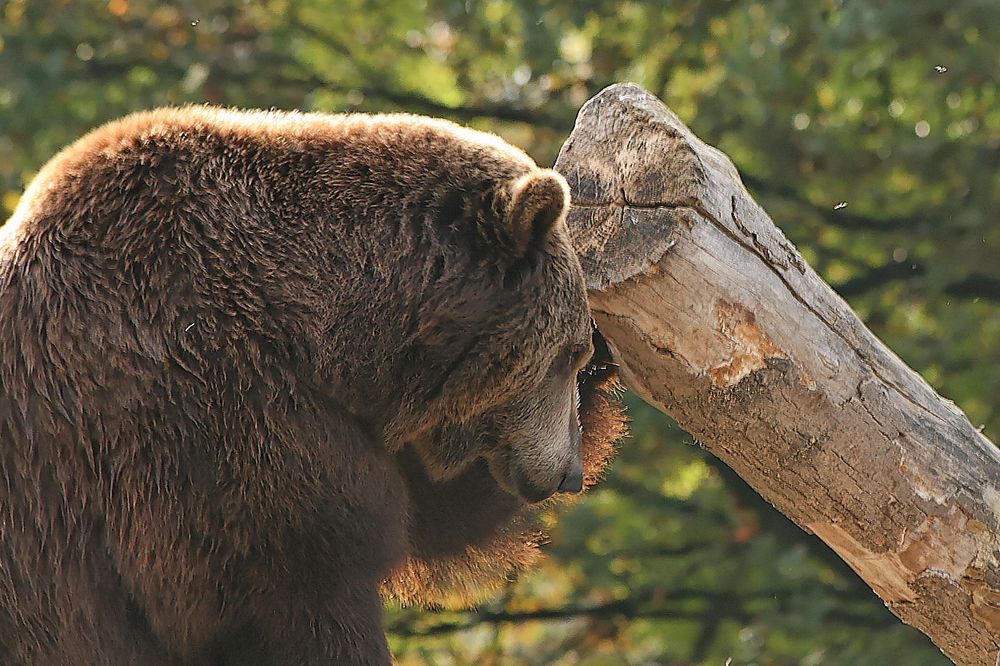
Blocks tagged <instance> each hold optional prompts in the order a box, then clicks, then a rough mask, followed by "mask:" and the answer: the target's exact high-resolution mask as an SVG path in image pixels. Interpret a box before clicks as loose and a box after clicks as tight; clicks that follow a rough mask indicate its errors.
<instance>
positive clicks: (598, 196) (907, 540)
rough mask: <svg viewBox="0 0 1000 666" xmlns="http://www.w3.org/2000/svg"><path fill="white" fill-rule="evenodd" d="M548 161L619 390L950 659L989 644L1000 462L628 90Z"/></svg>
mask: <svg viewBox="0 0 1000 666" xmlns="http://www.w3.org/2000/svg"><path fill="white" fill-rule="evenodd" d="M556 168H557V169H558V170H559V171H560V172H561V173H562V174H563V175H564V176H566V178H567V179H568V180H569V183H570V187H571V189H572V191H573V206H572V209H571V213H570V218H569V224H570V229H571V231H572V234H573V239H574V242H575V244H576V247H577V249H578V251H579V254H580V257H581V261H582V263H583V267H584V272H585V273H586V276H587V281H588V288H589V289H590V297H591V304H592V307H593V310H594V316H595V319H596V320H597V324H598V327H599V328H600V330H601V331H602V332H603V333H604V336H605V337H606V338H607V340H608V341H609V342H610V345H611V347H612V350H613V352H614V355H615V357H616V360H617V362H618V363H619V364H620V365H621V374H622V378H623V380H624V381H625V383H626V385H628V387H629V388H631V389H632V390H633V391H635V392H636V393H638V394H639V395H640V396H642V397H643V398H644V399H645V400H646V401H648V402H649V403H650V404H652V405H653V406H655V407H656V408H658V409H660V410H661V411H663V412H666V413H667V414H669V415H670V416H672V417H674V418H675V419H676V420H677V421H678V423H680V425H681V426H682V427H684V428H685V429H686V430H687V431H688V432H690V433H691V434H692V435H694V436H695V437H696V438H697V439H698V440H699V441H700V442H701V443H702V445H703V446H704V447H705V448H706V449H708V450H709V451H711V452H712V453H713V454H714V455H716V456H718V457H719V458H721V459H722V460H723V461H724V462H725V463H726V464H728V465H729V466H731V467H732V468H733V469H734V470H735V471H736V472H737V473H738V474H739V475H740V476H741V477H743V478H744V479H745V480H746V481H747V482H748V483H749V484H750V485H751V486H753V487H754V488H755V489H756V490H757V491H758V492H759V493H760V494H761V495H763V496H764V498H765V499H767V500H768V501H769V502H771V503H772V504H774V506H776V507H777V508H778V509H779V510H780V511H782V512H783V513H785V514H786V515H787V516H788V517H789V518H791V519H792V520H793V521H795V522H796V523H797V524H798V525H799V526H801V527H802V528H803V529H804V530H806V531H808V532H812V533H814V534H816V535H818V536H819V537H820V538H821V539H823V541H825V542H826V543H827V544H829V545H830V547H831V548H833V549H834V550H835V551H836V552H837V553H838V554H839V555H840V556H841V557H842V558H843V559H844V560H845V561H846V562H847V563H848V564H849V565H850V566H851V567H853V568H854V570H855V571H857V572H858V574H859V575H860V576H861V577H862V578H863V579H864V580H865V581H866V582H867V583H868V584H869V585H870V586H871V587H872V589H873V590H874V591H875V592H876V593H877V594H878V595H879V596H880V597H881V598H882V599H884V600H885V602H886V604H887V605H888V606H889V608H891V609H892V611H893V612H894V613H895V614H896V615H898V616H899V617H900V618H901V619H902V620H903V621H904V622H907V623H908V624H911V625H913V626H915V627H917V628H918V629H920V630H921V631H923V632H924V633H926V634H927V635H928V636H930V638H931V639H932V640H933V641H934V642H935V643H936V644H937V645H938V646H939V647H940V648H941V649H942V650H943V651H944V653H945V654H947V655H948V656H949V657H950V658H951V659H952V660H954V661H955V662H956V663H958V664H977V665H989V666H993V665H994V664H995V663H996V662H997V652H998V646H1000V567H998V557H1000V454H998V452H997V450H996V448H995V447H994V445H993V444H992V443H991V442H990V441H989V440H987V439H986V438H985V437H984V436H983V435H981V434H980V433H979V432H977V431H976V429H975V428H973V427H972V425H971V424H970V423H969V420H968V419H967V418H966V417H965V415H964V414H963V413H962V412H961V411H960V410H959V409H957V408H956V407H955V405H954V404H953V403H951V402H950V401H948V400H945V399H943V398H941V397H940V396H939V395H937V393H935V392H934V390H933V389H932V388H931V387H930V386H928V385H927V383H926V382H924V380H923V379H922V378H921V377H920V376H919V375H917V374H916V373H915V372H913V371H912V370H910V369H909V368H908V367H907V366H906V365H905V364H904V363H903V362H902V361H901V360H900V359H899V358H898V357H897V356H896V355H894V354H893V353H892V352H891V351H890V350H889V349H888V348H887V347H886V346H885V345H883V344H882V343H881V342H880V341H879V340H878V339H877V338H876V337H875V336H874V335H872V333H871V332H870V331H869V330H868V329H867V328H865V326H864V324H862V323H861V321H860V320H859V319H858V317H857V316H856V315H855V314H854V313H853V311H852V310H851V308H850V307H849V306H848V305H847V304H846V303H845V302H844V301H843V300H842V299H841V298H840V297H839V296H837V294H835V293H834V292H833V290H832V289H830V287H829V286H827V285H826V284H825V283H824V282H823V281H822V280H821V279H820V278H819V277H818V276H817V275H816V273H815V272H814V271H813V270H812V269H811V268H810V267H809V266H808V265H806V263H805V261H804V260H803V259H802V257H801V256H800V255H799V253H798V252H797V251H796V249H795V247H794V246H792V244H791V243H789V242H788V240H786V239H785V237H784V236H783V235H782V233H781V232H780V231H779V230H778V229H777V228H776V227H775V226H774V223H773V222H772V221H771V219H770V218H769V217H768V215H767V213H765V212H764V210H763V209H762V208H761V207H760V206H759V205H757V203H756V202H755V201H754V200H753V199H752V198H751V197H750V195H749V194H748V193H747V191H746V189H745V188H744V187H743V185H742V183H741V181H740V178H739V175H738V174H737V172H736V169H735V167H734V166H733V165H732V163H731V162H730V160H729V159H728V158H727V157H726V156H725V155H724V154H723V153H722V152H720V151H718V150H716V149H715V148H712V147H711V146H708V145H706V144H705V143H703V142H702V141H700V140H699V139H698V138H697V137H695V136H694V135H693V134H692V133H691V131H690V130H689V129H688V128H687V127H685V126H684V124H683V123H681V121H680V120H679V119H678V118H677V116H675V115H674V114H673V113H672V112H671V111H669V110H668V109H667V108H666V107H665V106H663V104H662V103H661V102H660V101H659V100H657V99H656V98H655V97H653V96H651V95H650V94H649V93H647V92H646V91H644V90H642V89H641V88H639V87H637V86H635V85H629V84H622V85H615V86H611V87H610V88H608V89H606V90H604V91H603V92H602V93H601V94H599V95H598V96H597V97H595V98H594V99H592V100H590V102H588V103H587V104H586V106H584V107H583V109H582V110H581V112H580V115H579V117H578V118H577V122H576V127H575V129H574V130H573V133H572V134H571V135H570V137H569V139H568V140H567V141H566V143H565V145H564V146H563V148H562V151H561V153H560V155H559V159H558V162H557V163H556Z"/></svg>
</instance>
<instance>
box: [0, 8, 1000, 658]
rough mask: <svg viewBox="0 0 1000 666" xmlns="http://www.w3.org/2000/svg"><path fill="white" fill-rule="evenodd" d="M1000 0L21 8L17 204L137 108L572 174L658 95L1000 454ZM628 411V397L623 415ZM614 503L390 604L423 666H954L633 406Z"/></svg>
mask: <svg viewBox="0 0 1000 666" xmlns="http://www.w3.org/2000/svg"><path fill="white" fill-rule="evenodd" d="M998 35H1000V4H997V3H995V2H993V1H992V0H954V1H953V2H951V3H949V5H948V6H947V8H945V5H944V4H942V3H919V2H918V3H914V2H912V1H911V0H868V1H860V0H858V1H850V0H843V1H841V0H817V1H816V2H808V3H806V2H796V1H794V0H773V1H771V2H763V1H759V2H754V1H751V0H732V1H727V0H702V1H700V2H676V3H669V4H668V3H663V2H641V1H637V0H614V1H612V0H573V1H572V2H570V1H568V0H564V1H556V0H476V1H473V0H468V1H466V2H458V1H453V0H381V1H379V2H375V1H373V0H334V1H329V0H322V1H321V0H257V1H250V0H242V1H240V0H177V1H175V2H152V1H150V0H0V211H2V212H3V216H2V218H0V219H3V218H5V217H6V216H7V215H9V213H10V212H11V211H12V210H13V208H14V206H15V205H16V203H17V200H18V197H19V195H20V193H21V191H22V189H23V188H24V186H25V184H26V183H27V182H28V181H29V180H30V179H31V177H32V175H33V174H34V173H35V171H36V170H37V169H38V168H39V167H40V166H41V165H42V164H43V163H44V162H45V161H46V160H47V159H48V158H49V157H51V156H52V155H53V154H54V153H55V152H56V151H57V150H58V149H59V148H61V147H62V146H64V145H65V144H67V143H68V142H70V141H72V140H73V139H75V138H76V137H78V136H80V135H81V134H83V133H84V132H86V131H87V130H88V129H90V128H92V127H94V126H96V125H98V124H100V123H102V122H104V121H106V120H109V119H112V118H114V117H117V116H121V115H123V114H125V113H128V112H130V111H134V110H138V109H145V108H150V107H154V106H158V105H164V104H182V103H186V102H210V103H214V104H224V105H232V106H239V107H264V108H269V107H277V108H282V109H302V110H317V111H387V110H397V111H409V112H413V113H424V114H431V115H438V116H444V117H448V118H452V119H454V120H457V121H459V122H463V123H466V124H470V125H472V126H474V127H477V128H480V129H486V130H490V131H493V132H496V133H498V134H500V135H502V136H503V137H505V138H506V139H508V140H509V141H511V142H513V143H515V144H517V145H520V146H522V147H524V148H525V149H526V150H527V151H528V152H529V153H530V154H531V155H532V156H533V157H534V158H535V159H536V160H537V161H538V162H539V163H540V164H543V165H546V164H551V163H552V162H553V161H554V159H555V156H556V154H557V152H558V150H559V146H560V145H561V143H562V141H563V140H564V139H565V137H566V136H567V135H568V133H569V131H570V129H571V128H572V125H573V119H574V116H575V114H576V111H577V110H578V109H579V107H580V105H581V104H582V103H583V102H585V101H586V100H587V99H588V98H589V97H590V96H592V95H593V94H595V93H596V92H598V91H599V90H600V89H601V88H603V87H604V86H606V85H608V84H610V83H612V82H615V81H625V80H630V81H636V82H638V83H640V84H641V85H643V86H645V87H646V88H647V89H649V90H650V91H651V92H653V93H654V94H656V95H659V96H660V97H661V98H663V99H664V100H665V101H666V102H667V104H668V105H669V106H670V107H671V108H673V109H674V110H675V111H676V112H677V113H678V114H679V115H680V116H681V118H682V119H683V120H684V121H685V122H686V123H687V124H688V125H690V126H691V128H692V129H693V130H694V131H695V132H696V133H697V134H698V135H700V136H701V137H702V138H703V139H705V140H707V141H708V142H710V143H713V144H714V145H717V146H719V147H720V148H722V149H723V150H725V151H726V152H727V153H729V155H730V156H732V158H733V159H734V161H735V162H736V164H737V166H738V167H739V168H740V170H741V172H742V173H743V174H744V177H745V180H746V182H747V184H748V186H749V187H750V189H751V190H752V191H753V192H754V194H755V195H756V196H757V197H758V199H759V200H760V201H761V203H762V204H763V205H764V206H765V208H766V209H767V210H768V211H769V212H770V213H771V215H772V216H773V217H774V219H775V220H776V221H777V222H778V224H779V225H781V226H782V228H783V230H784V231H785V233H786V234H787V235H788V237H789V238H790V239H791V240H792V241H794V242H795V243H796V244H797V245H798V247H799V249H800V250H801V251H802V253H803V254H804V255H805V257H806V258H807V259H808V260H809V262H810V263H811V264H812V265H813V266H814V267H816V268H817V270H818V271H819V272H820V274H821V275H823V276H824V278H825V279H826V280H827V281H829V282H830V283H831V284H832V285H834V286H835V287H836V288H837V289H838V291H839V292H840V293H841V294H842V295H843V296H844V297H846V298H847V299H849V301H850V302H851V305H852V306H853V307H854V308H855V310H856V311H857V312H858V313H859V314H861V316H862V317H863V318H864V319H865V320H866V322H867V323H868V325H869V326H870V327H871V328H872V329H874V331H875V332H876V333H877V334H878V335H879V336H880V337H882V338H883V339H884V340H886V342H887V343H888V344H889V345H890V346H891V347H892V348H893V349H895V350H896V351H897V353H899V355H900V356H901V357H902V358H903V359H904V360H905V361H906V362H907V363H908V364H909V365H911V366H912V367H914V368H915V369H917V370H918V371H919V372H921V373H922V374H923V375H924V377H926V378H927V379H928V381H930V383H931V384H933V385H934V386H935V387H936V388H937V389H938V390H939V391H941V392H942V393H943V394H944V395H946V396H949V397H951V398H953V399H954V400H956V402H957V403H958V404H959V406H960V407H961V408H962V409H964V410H965V411H966V413H967V414H968V415H969V416H970V418H971V419H972V421H973V423H975V424H983V427H984V428H985V429H986V432H987V434H989V435H991V436H992V437H993V439H996V438H997V435H1000V397H998V396H1000V371H998V368H1000V225H998V224H996V223H995V222H991V220H992V219H993V218H992V217H991V215H992V213H990V211H991V210H992V209H993V207H994V206H996V205H997V204H998V203H1000V177H998V173H997V172H998V165H1000V103H998V102H1000V89H998V83H997V80H996V72H997V68H998V65H1000V42H998V39H997V37H998ZM630 400H631V399H630ZM631 404H632V407H633V410H632V414H633V417H634V424H633V431H634V436H633V437H632V439H630V440H629V441H628V442H626V443H625V444H624V446H623V447H622V451H621V455H620V456H619V459H618V460H617V462H616V463H615V465H614V467H613V471H612V473H611V474H610V476H609V478H608V480H607V482H605V483H604V484H603V485H602V486H600V487H599V489H597V490H596V491H594V492H592V493H591V494H590V495H588V496H587V498H586V499H585V500H583V501H581V502H579V503H578V504H577V505H576V506H575V507H573V508H571V509H569V510H565V511H562V512H561V515H560V516H558V520H556V517H555V516H552V517H551V518H552V524H553V525H554V527H553V529H552V531H551V544H550V546H549V547H548V549H547V550H548V553H549V557H548V558H547V559H546V560H545V562H544V563H543V564H542V566H541V567H540V568H539V569H538V570H536V571H534V572H533V573H531V574H529V575H525V576H523V577H521V578H520V579H519V580H517V581H514V582H512V583H511V584H510V585H509V586H508V587H507V589H506V590H504V591H503V592H502V593H501V594H500V595H498V596H497V597H496V598H494V599H492V600H490V601H489V602H487V603H485V604H484V605H483V606H482V607H481V608H480V609H479V610H477V611H464V612H463V611H449V610H437V611H419V610H414V609H398V608H392V609H390V611H389V615H388V622H389V629H390V638H391V642H392V647H393V650H394V652H395V654H396V655H397V656H398V658H399V659H400V662H401V663H403V664H422V663H428V664H472V663H476V664H483V665H485V664H500V663H523V664H718V665H720V666H721V665H722V664H727V663H730V660H731V663H732V664H802V665H818V664H857V665H864V664H872V665H875V664H895V663H905V664H943V663H946V660H945V659H944V657H943V656H941V654H940V653H939V652H938V651H937V650H936V649H935V648H934V647H933V646H932V645H931V644H930V643H929V642H928V641H927V640H926V639H925V638H923V636H922V635H920V634H919V633H917V632H915V631H914V630H911V629H909V628H907V627H905V626H903V625H901V624H900V623H899V622H898V621H897V620H896V619H895V618H894V617H893V616H892V615H891V614H890V613H889V612H888V611H887V610H885V608H883V606H882V604H881V603H880V601H879V600H878V599H877V598H876V597H875V596H874V594H872V593H871V592H870V591H869V590H868V589H867V588H866V587H865V586H864V585H863V584H862V583H860V581H859V580H858V579H857V578H856V576H854V574H853V573H852V572H851V571H850V570H849V569H847V568H846V567H845V566H844V565H843V564H842V563H840V561H839V560H838V559H837V558H836V557H835V556H833V555H832V554H831V553H830V551H828V550H827V549H826V547H825V546H824V545H823V544H821V543H820V542H818V541H817V540H816V539H814V538H812V537H810V536H808V535H806V534H804V533H802V532H800V531H799V530H798V529H797V528H796V527H794V526H793V525H791V524H790V523H789V522H788V521H786V520H785V519H784V518H783V517H782V516H781V515H779V514H777V513H776V512H774V510H773V509H771V508H770V507H769V506H767V505H766V504H765V503H763V502H762V501H761V500H760V499H759V498H758V497H757V496H756V495H755V494H754V493H753V492H752V491H749V490H748V489H747V487H746V486H745V485H744V484H743V483H742V481H740V479H739V478H737V477H736V476H735V475H734V474H732V473H731V472H729V471H728V470H727V469H726V468H725V467H723V466H720V465H719V464H718V463H716V462H715V461H714V460H713V459H712V458H710V457H709V456H707V455H705V454H704V453H703V452H702V451H701V450H700V449H699V448H697V447H695V446H691V444H692V442H691V439H690V437H689V436H687V435H685V434H684V433H683V432H681V431H680V430H679V429H677V427H676V426H675V425H673V424H672V423H670V422H669V420H668V419H666V418H665V417H663V416H661V415H659V414H658V413H656V412H653V411H652V410H650V409H649V408H647V407H645V406H643V405H641V404H640V403H638V401H636V400H631Z"/></svg>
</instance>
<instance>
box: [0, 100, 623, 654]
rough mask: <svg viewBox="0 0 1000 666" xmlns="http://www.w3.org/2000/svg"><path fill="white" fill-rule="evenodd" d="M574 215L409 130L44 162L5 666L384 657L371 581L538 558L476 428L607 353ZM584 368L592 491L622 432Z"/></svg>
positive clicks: (146, 140)
mask: <svg viewBox="0 0 1000 666" xmlns="http://www.w3.org/2000/svg"><path fill="white" fill-rule="evenodd" d="M565 206H566V188H565V184H564V183H563V182H562V180H561V179H560V178H559V177H558V176H557V175H555V174H553V173H552V172H549V171H545V170H540V169H538V168H537V167H536V166H535V165H534V164H533V163H532V162H531V160H530V159H529V158H527V157H526V156H525V155H524V154H523V153H521V152H520V151H517V150H516V149H514V148H511V147H510V146H508V145H507V144H504V143H503V142H502V141H500V140H499V139H496V138H495V137H489V136H488V135H483V134H480V133H475V132H471V131H469V130H465V129H461V128H459V127H457V126H454V125H451V124H449V123H445V122H443V121H433V120H428V119H421V118H416V117H410V116H374V117H368V116H321V115H300V114H278V113H241V112H235V111H226V110H218V109H209V108H189V109H181V110H161V111H156V112H151V113H145V114H138V115H135V116H131V117H129V118H126V119H124V120H122V121H119V122H117V123H113V124H111V125H108V126H106V127H104V128H101V129H99V130H97V131H95V132H93V133H92V134H90V135H88V136H87V137H84V138H83V139H81V140H80V141H79V142H77V143H76V144H74V145H73V146H71V147H70V148H68V149H67V150H65V151H63V153H61V154H60V155H58V156H57V157H55V158H54V159H53V160H52V161H51V162H50V163H49V164H48V165H47V166H46V167H45V168H44V169H43V170H42V172H41V173H40V174H39V176H38V177H37V178H36V180H35V181H34V183H33V184H32V185H31V187H30V188H29V190H28V192H27V193H26V194H25V197H24V199H23V201H22V203H21V205H20V206H19V208H18V210H17V211H16V212H15V215H14V217H13V218H11V220H10V221H9V222H8V223H7V225H6V226H5V227H4V228H3V229H2V230H0V382H2V392H0V471H2V474H3V478H2V482H0V507H2V514H0V663H4V664H27V663H30V664H43V665H44V664H67V663H94V664H100V663H114V664H119V663H121V664H126V663H128V664H132V663H136V664H208V663H276V664H297V663H374V664H382V663H388V662H389V655H388V650H387V648H386V644H385V639H384V636H383V634H382V629H381V599H380V597H379V590H380V587H381V589H382V591H383V592H385V593H387V594H391V595H395V596H396V597H397V598H400V599H403V600H409V601H422V602H432V601H435V600H440V599H441V598H442V597H443V596H445V595H446V594H448V593H454V594H458V595H462V596H467V597H471V596H473V595H474V594H475V590H476V589H479V588H481V587H484V586H485V587H488V586H490V585H492V584H495V583H496V581H497V580H498V579H500V580H502V579H503V577H505V576H507V575H509V573H510V572H511V571H512V570H514V569H516V568H518V567H521V566H525V565H527V564H528V563H530V561H531V560H532V559H533V557H534V548H535V546H534V544H535V542H536V538H535V536H534V535H535V533H534V529H535V528H534V524H533V521H532V515H533V511H534V509H535V505H528V504H526V503H525V502H524V501H523V500H521V499H519V498H517V497H515V496H514V495H511V494H508V492H507V491H506V490H504V489H503V487H502V486H501V485H499V484H498V482H497V479H496V478H495V477H494V476H493V474H492V473H491V471H490V467H488V466H487V465H486V462H485V460H486V459H488V458H489V459H492V458H490V456H492V455H500V454H501V453H503V452H504V451H505V446H506V445H505V443H504V442H505V437H504V436H503V435H504V433H503V432H499V433H497V432H493V431H489V432H492V433H493V441H492V443H489V444H487V443H484V442H485V440H482V441H481V440H480V439H479V437H478V434H479V433H481V432H487V431H488V428H486V426H483V425H481V424H482V423H486V421H483V419H486V418H487V417H486V416H485V415H488V414H495V413H499V412H498V410H502V409H503V405H505V404H507V401H509V400H511V399H513V398H517V397H518V396H523V395H526V394H529V393H531V392H532V391H535V392H537V391H538V390H539V389H538V387H539V386H540V385H541V381H542V377H543V375H544V373H545V372H546V368H549V367H551V366H552V364H553V363H554V362H555V361H554V359H555V358H556V357H557V355H558V354H560V353H562V350H564V349H568V348H576V347H577V346H579V344H580V340H581V336H586V335H588V333H587V331H586V327H587V322H588V321H589V318H588V313H587V310H586V302H585V297H584V295H583V288H582V275H581V273H580V268H579V264H578V262H577V261H576V257H575V255H574V254H573V252H572V248H571V246H570V244H569V239H568V235H567V233H566V229H565V224H564V221H563V220H564V212H565ZM598 347H600V345H598ZM599 351H600V350H599ZM598 356H600V354H599V355H598ZM605 362H606V359H601V358H598V360H597V361H595V362H592V364H591V368H593V367H596V366H597V365H599V364H601V363H605ZM581 377H582V379H581V407H580V423H581V425H582V426H583V443H582V449H583V457H584V461H585V466H586V472H587V476H586V481H587V483H588V484H589V483H593V481H594V480H595V479H596V476H597V475H598V474H599V472H600V469H602V468H603V466H604V465H605V463H606V461H607V458H608V456H609V455H610V444H609V443H610V442H612V441H613V440H614V439H616V438H617V437H619V436H620V435H621V434H622V431H621V416H620V414H619V413H618V412H617V410H616V407H615V405H614V403H613V402H610V401H609V398H608V397H607V394H606V391H605V390H604V388H605V386H604V384H603V383H602V382H604V381H605V380H606V379H607V378H606V377H605V376H604V375H603V374H602V373H597V374H594V373H592V372H589V371H588V372H584V373H583V374H582V375H581ZM499 422H500V421H498V420H496V419H494V420H493V421H489V423H491V424H494V423H499ZM491 427H492V426H491ZM466 428H467V430H466ZM449 433H450V434H449ZM468 433H472V434H475V435H476V436H475V437H473V436H470V437H465V438H463V437H461V436H460V435H463V434H468ZM482 456H486V458H484V457H482ZM536 457H538V456H536ZM532 460H534V459H532ZM539 460H540V461H539V462H538V464H539V465H544V464H545V460H544V456H541V457H540V458H539ZM542 472H547V470H544V469H542V470H540V471H539V474H541V473H542ZM548 473H550V475H551V473H555V472H548Z"/></svg>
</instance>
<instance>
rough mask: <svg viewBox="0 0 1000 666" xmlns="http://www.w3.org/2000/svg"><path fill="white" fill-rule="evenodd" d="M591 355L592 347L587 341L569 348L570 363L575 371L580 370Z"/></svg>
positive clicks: (592, 353)
mask: <svg viewBox="0 0 1000 666" xmlns="http://www.w3.org/2000/svg"><path fill="white" fill-rule="evenodd" d="M593 355H594V347H593V345H591V344H590V341H589V340H588V341H587V342H583V343H580V344H578V345H574V346H572V347H570V363H571V364H572V365H573V367H575V368H577V369H580V368H582V367H583V366H584V364H585V363H586V362H587V361H589V360H590V357H591V356H593Z"/></svg>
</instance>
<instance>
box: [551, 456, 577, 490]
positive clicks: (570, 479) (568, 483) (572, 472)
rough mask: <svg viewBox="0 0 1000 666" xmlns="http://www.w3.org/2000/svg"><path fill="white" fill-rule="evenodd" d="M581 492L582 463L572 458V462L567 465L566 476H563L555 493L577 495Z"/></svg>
mask: <svg viewBox="0 0 1000 666" xmlns="http://www.w3.org/2000/svg"><path fill="white" fill-rule="evenodd" d="M581 490H583V461H582V460H580V459H579V458H574V459H573V462H571V463H570V464H569V469H568V470H567V471H566V474H564V475H563V478H562V481H560V482H559V487H558V488H556V492H557V493H578V492H580V491H581Z"/></svg>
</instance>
